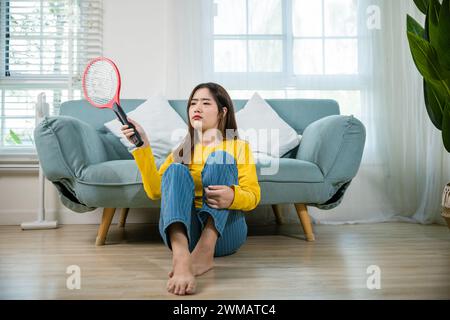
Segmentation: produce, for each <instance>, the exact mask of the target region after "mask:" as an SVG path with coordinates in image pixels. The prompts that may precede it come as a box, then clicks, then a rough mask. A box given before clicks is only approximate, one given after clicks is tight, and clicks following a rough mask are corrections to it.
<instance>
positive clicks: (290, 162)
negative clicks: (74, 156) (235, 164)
mask: <svg viewBox="0 0 450 320" xmlns="http://www.w3.org/2000/svg"><path fill="white" fill-rule="evenodd" d="M255 161H256V171H257V174H258V179H259V181H260V182H263V181H264V182H268V181H274V182H323V175H322V173H321V172H320V169H319V167H317V166H316V165H315V164H314V163H312V162H308V161H303V160H296V159H286V158H282V159H280V158H273V157H268V156H266V155H265V156H258V157H257V158H256V159H255ZM163 162H164V159H157V161H156V166H157V167H158V168H159V166H160V165H161V164H162V163H163ZM277 162H278V164H277ZM271 169H274V170H271ZM77 182H79V183H82V184H89V185H103V186H120V185H129V184H141V183H142V179H141V174H140V172H139V170H138V168H137V166H136V163H135V162H134V160H114V161H107V162H103V163H98V164H94V165H91V166H88V167H87V168H86V169H85V170H83V173H82V175H81V177H80V178H78V179H77Z"/></svg>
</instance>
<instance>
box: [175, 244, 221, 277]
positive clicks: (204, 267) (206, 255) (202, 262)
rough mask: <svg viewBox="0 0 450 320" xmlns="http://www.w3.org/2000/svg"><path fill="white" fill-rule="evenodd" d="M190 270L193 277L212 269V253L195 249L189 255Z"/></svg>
mask: <svg viewBox="0 0 450 320" xmlns="http://www.w3.org/2000/svg"><path fill="white" fill-rule="evenodd" d="M191 259H192V269H193V272H194V276H196V277H197V276H201V275H202V274H205V273H206V272H208V271H209V270H211V269H212V268H214V253H210V252H208V251H205V250H202V249H198V248H197V247H196V248H195V249H194V251H192V253H191ZM173 274H174V271H173V270H172V271H170V272H169V278H172V277H173Z"/></svg>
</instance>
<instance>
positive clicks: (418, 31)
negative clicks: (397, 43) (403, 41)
mask: <svg viewBox="0 0 450 320" xmlns="http://www.w3.org/2000/svg"><path fill="white" fill-rule="evenodd" d="M406 30H408V31H409V32H412V33H414V34H415V35H418V36H419V37H422V38H424V39H426V38H425V29H424V28H423V27H422V26H421V25H420V24H419V23H418V22H417V21H416V20H415V19H414V18H413V17H411V16H410V15H409V14H407V15H406Z"/></svg>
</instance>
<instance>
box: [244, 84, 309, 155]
mask: <svg viewBox="0 0 450 320" xmlns="http://www.w3.org/2000/svg"><path fill="white" fill-rule="evenodd" d="M236 122H237V126H238V132H239V137H240V138H241V139H243V140H247V141H248V142H249V143H250V146H251V148H252V151H253V152H254V153H265V154H268V155H270V156H273V157H282V156H283V155H285V154H286V153H288V152H289V151H290V150H292V149H294V148H295V147H297V146H298V144H299V143H300V138H301V135H299V134H298V133H297V132H296V131H295V130H294V129H293V128H292V127H290V126H289V125H288V124H287V123H286V121H284V120H283V119H282V118H281V117H280V116H279V115H278V114H277V113H276V112H275V110H273V108H272V107H271V106H270V105H269V104H268V103H267V102H266V101H265V100H264V99H263V98H262V97H261V96H260V95H259V94H258V93H255V94H254V95H253V96H252V98H251V99H250V100H249V101H248V102H247V104H246V105H245V107H244V108H243V109H241V110H239V111H238V112H236Z"/></svg>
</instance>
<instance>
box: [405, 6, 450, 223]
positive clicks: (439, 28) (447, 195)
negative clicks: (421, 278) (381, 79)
mask: <svg viewBox="0 0 450 320" xmlns="http://www.w3.org/2000/svg"><path fill="white" fill-rule="evenodd" d="M414 3H415V4H416V6H417V7H418V8H419V10H420V11H421V12H422V13H424V14H425V16H426V19H425V26H424V27H422V25H420V24H419V23H418V22H417V21H416V20H414V18H412V17H411V16H409V15H408V16H407V22H406V24H407V36H408V41H409V47H410V49H411V54H412V57H413V60H414V63H415V64H416V66H417V69H418V70H419V72H420V74H421V75H422V76H423V78H424V80H423V88H424V96H425V106H426V109H427V112H428V115H429V117H430V120H431V122H432V123H433V124H434V126H435V127H436V128H438V129H439V130H441V131H442V141H443V144H444V147H445V149H446V150H447V152H450V0H443V1H442V3H441V2H440V1H439V0H414ZM442 207H443V210H442V216H443V217H444V219H445V220H446V222H447V225H448V227H449V228H450V183H448V184H447V185H446V186H445V188H444V192H443V195H442Z"/></svg>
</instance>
